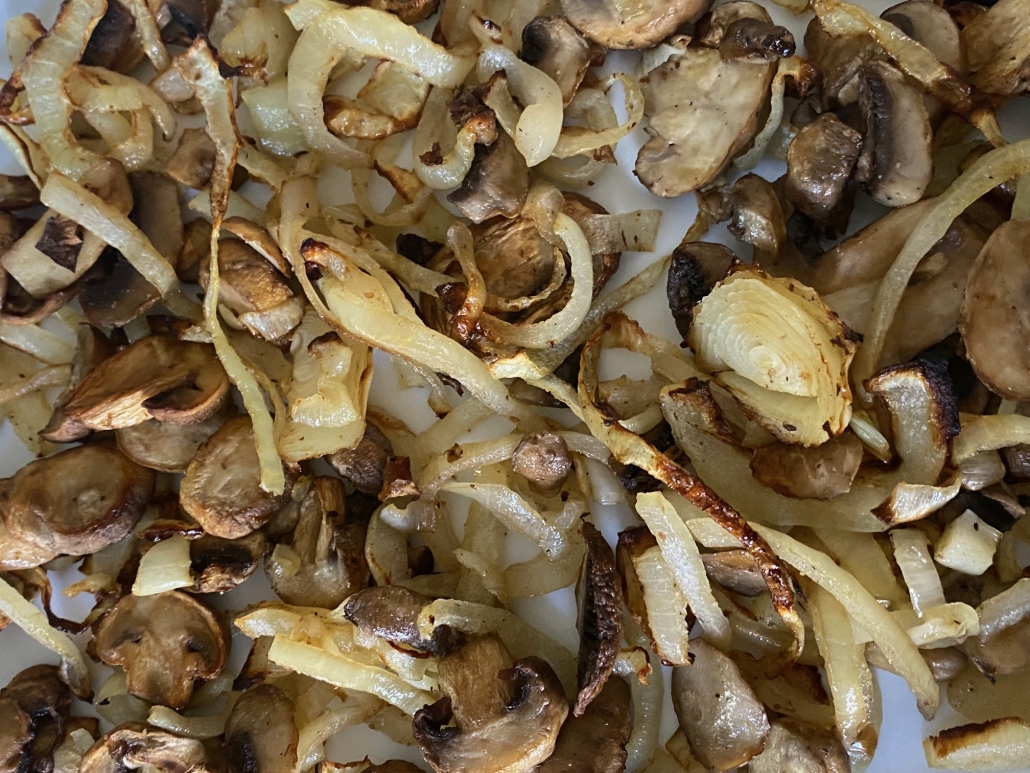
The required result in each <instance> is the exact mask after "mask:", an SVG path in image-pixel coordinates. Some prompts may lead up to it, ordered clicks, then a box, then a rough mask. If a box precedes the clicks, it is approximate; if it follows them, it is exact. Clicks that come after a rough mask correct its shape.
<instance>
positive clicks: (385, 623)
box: [343, 585, 464, 656]
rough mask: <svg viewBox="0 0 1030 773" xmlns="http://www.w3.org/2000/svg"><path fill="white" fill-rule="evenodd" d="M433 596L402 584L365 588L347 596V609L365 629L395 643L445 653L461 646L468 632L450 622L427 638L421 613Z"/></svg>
mask: <svg viewBox="0 0 1030 773" xmlns="http://www.w3.org/2000/svg"><path fill="white" fill-rule="evenodd" d="M432 601H433V600H432V599H431V598H429V597H428V596H423V595H422V594H421V593H416V592H415V591H413V590H409V589H407V588H405V587H403V586H400V585H384V586H380V587H375V588H365V589H364V590H360V591H358V592H357V593H355V594H354V595H353V596H351V597H350V598H349V599H347V604H346V606H344V608H343V613H344V615H345V616H346V617H347V619H348V620H350V621H351V622H352V623H354V625H356V626H358V628H360V629H361V630H362V631H364V632H365V633H370V634H374V635H375V636H378V637H380V638H382V639H386V640H387V641H388V642H390V643H392V644H394V645H400V646H403V647H407V648H409V649H413V650H417V651H419V652H428V653H430V654H432V655H437V656H442V655H445V654H446V653H448V652H450V651H451V650H452V649H454V648H455V647H457V646H459V645H460V644H461V642H462V641H463V640H464V636H463V634H462V633H461V632H460V631H457V630H455V629H453V628H451V627H450V626H447V625H440V626H436V627H435V628H434V629H433V635H432V638H429V639H426V638H423V636H422V634H421V633H420V632H419V628H418V615H419V613H420V612H421V611H422V608H423V607H425V606H427V605H428V604H430V603H432Z"/></svg>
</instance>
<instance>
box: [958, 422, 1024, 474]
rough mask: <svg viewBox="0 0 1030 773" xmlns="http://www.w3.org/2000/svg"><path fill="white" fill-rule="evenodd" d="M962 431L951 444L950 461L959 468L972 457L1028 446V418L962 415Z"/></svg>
mask: <svg viewBox="0 0 1030 773" xmlns="http://www.w3.org/2000/svg"><path fill="white" fill-rule="evenodd" d="M959 419H960V423H961V425H962V430H961V431H960V432H959V434H958V436H957V437H956V438H955V439H954V440H953V441H952V444H951V460H952V462H953V463H955V464H959V465H961V464H963V463H965V462H967V461H969V460H970V459H972V458H973V457H974V456H975V455H976V454H979V453H982V452H984V451H996V450H998V449H1001V448H1008V447H1010V446H1015V445H1019V444H1020V443H1030V416H1022V415H1020V414H1018V413H1006V414H1001V413H999V414H994V415H986V416H980V415H973V414H962V415H961V416H960V417H959Z"/></svg>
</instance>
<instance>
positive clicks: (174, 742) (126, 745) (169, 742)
mask: <svg viewBox="0 0 1030 773" xmlns="http://www.w3.org/2000/svg"><path fill="white" fill-rule="evenodd" d="M140 768H147V769H150V770H156V771H159V773H216V772H217V771H218V766H217V765H215V764H212V762H211V760H209V758H208V752H207V748H206V747H205V746H204V744H203V742H201V741H198V740H197V739H196V738H182V737H180V736H177V735H173V734H172V733H169V732H166V731H164V730H158V729H156V728H153V727H150V726H149V725H145V724H143V723H142V722H126V723H125V724H123V725H119V726H118V727H116V728H114V729H113V730H112V731H111V732H110V733H108V734H107V735H105V736H103V737H102V738H100V739H99V740H98V741H97V742H96V743H95V744H93V746H92V747H90V749H89V750H88V751H87V752H86V753H85V754H84V755H83V756H82V762H81V763H80V764H79V773H124V772H125V771H127V770H138V769H140Z"/></svg>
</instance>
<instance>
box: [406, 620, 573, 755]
mask: <svg viewBox="0 0 1030 773" xmlns="http://www.w3.org/2000/svg"><path fill="white" fill-rule="evenodd" d="M510 664H511V656H510V655H508V652H507V650H505V649H504V645H503V644H501V642H500V639H498V638H497V637H496V636H493V635H492V636H488V637H487V636H481V637H477V638H474V639H471V640H469V642H468V643H467V644H466V645H465V646H464V647H462V648H461V649H459V650H457V651H456V652H454V653H452V654H451V655H448V656H447V657H445V658H443V659H442V660H441V661H440V666H439V678H440V689H441V690H442V691H443V693H444V696H445V697H444V698H442V699H441V700H439V701H437V702H436V703H434V704H432V705H430V706H426V707H425V708H423V709H420V710H419V711H418V712H416V713H415V718H414V720H413V721H412V734H413V735H414V737H415V742H416V743H417V744H418V747H419V751H421V752H422V756H423V757H424V758H425V760H426V761H427V762H428V763H429V764H430V765H431V766H432V767H433V769H434V770H435V771H437V773H457V772H458V771H469V772H470V773H471V772H473V771H474V772H475V773H501V772H502V771H503V772H504V773H526V771H529V770H531V769H532V768H534V767H536V766H537V765H539V764H540V763H542V762H543V761H544V760H546V759H547V758H548V757H550V756H551V752H552V751H554V745H555V741H556V740H557V737H558V732H559V730H560V729H561V725H562V722H564V721H565V717H566V716H567V715H568V711H569V708H568V705H567V704H566V703H565V694H564V690H563V689H562V686H561V683H560V682H559V681H558V677H557V676H555V674H554V671H553V669H552V668H551V667H550V666H549V665H548V664H547V663H546V662H545V661H543V660H541V659H540V658H536V657H528V658H523V659H522V660H519V661H518V662H516V663H515V664H514V666H511V665H510ZM509 666H510V667H509Z"/></svg>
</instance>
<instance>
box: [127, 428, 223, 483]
mask: <svg viewBox="0 0 1030 773" xmlns="http://www.w3.org/2000/svg"><path fill="white" fill-rule="evenodd" d="M224 420H225V417H224V415H223V414H221V413H216V414H214V415H213V416H209V417H208V418H206V419H204V420H203V421H198V422H196V423H195V424H175V423H173V422H170V421H159V420H157V419H150V420H148V421H144V422H142V423H140V424H134V425H133V426H131V427H122V428H121V429H116V430H115V432H114V437H115V441H117V443H118V448H119V449H121V451H122V453H123V454H125V455H126V456H127V457H129V458H130V459H132V461H134V462H136V464H139V465H142V466H143V467H148V468H150V469H151V470H158V471H160V472H183V471H185V470H186V468H187V467H188V466H189V463H190V461H192V459H193V457H194V456H196V454H197V449H199V448H200V447H201V446H202V445H203V444H204V443H206V442H207V440H208V439H209V438H210V437H211V436H212V435H213V434H214V433H215V432H216V431H217V430H218V428H219V427H220V426H221V425H222V422H223V421H224Z"/></svg>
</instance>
